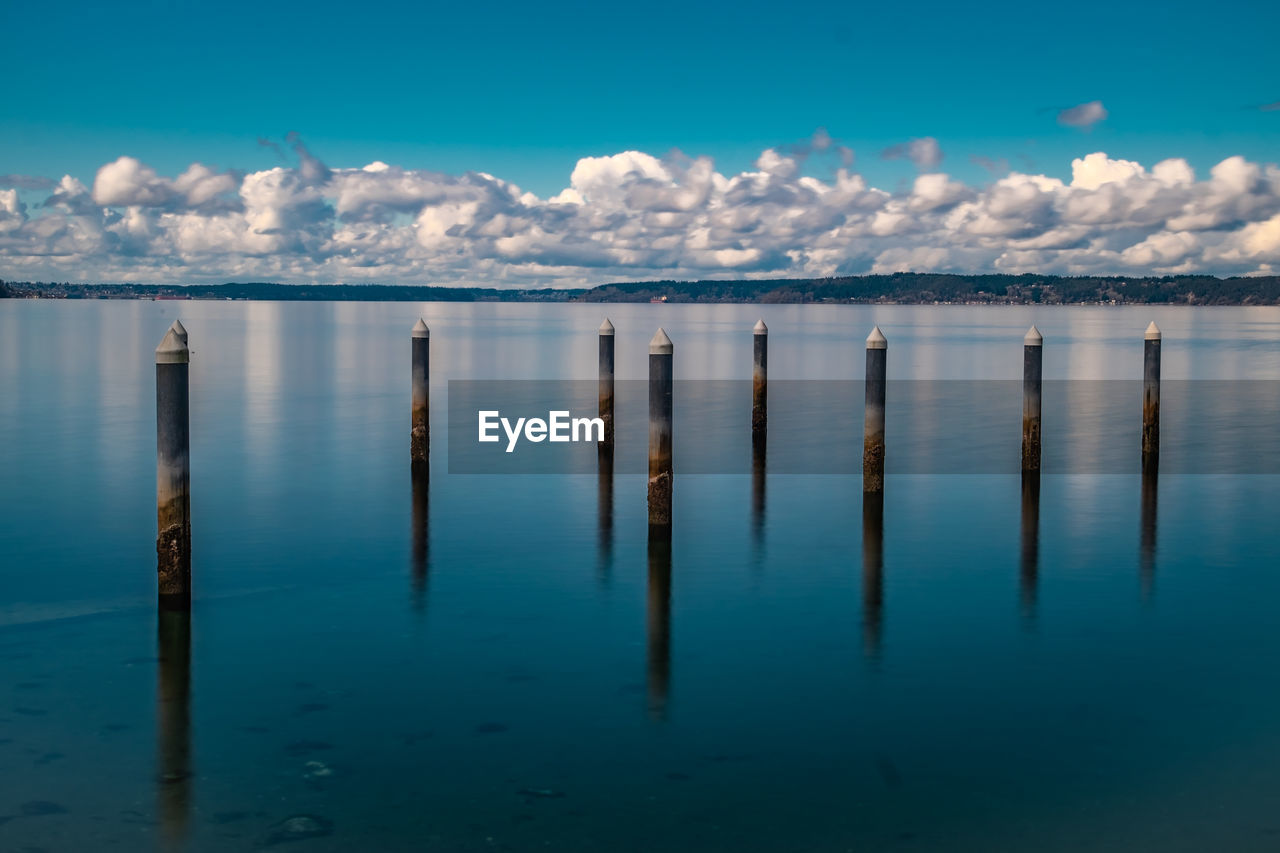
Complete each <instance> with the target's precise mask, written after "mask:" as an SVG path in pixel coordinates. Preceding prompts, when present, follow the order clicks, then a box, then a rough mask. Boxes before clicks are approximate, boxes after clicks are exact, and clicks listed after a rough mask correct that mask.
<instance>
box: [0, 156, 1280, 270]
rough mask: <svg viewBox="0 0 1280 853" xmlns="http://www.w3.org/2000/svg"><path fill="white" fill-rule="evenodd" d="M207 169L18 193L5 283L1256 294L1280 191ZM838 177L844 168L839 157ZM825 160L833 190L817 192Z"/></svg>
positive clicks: (1095, 164)
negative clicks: (931, 287)
mask: <svg viewBox="0 0 1280 853" xmlns="http://www.w3.org/2000/svg"><path fill="white" fill-rule="evenodd" d="M290 143H291V145H292V146H293V151H294V154H295V160H294V164H293V165H279V166H276V167H274V168H271V169H264V170H261V171H256V172H250V173H247V174H245V173H239V172H234V171H218V170H216V169H213V168H211V167H209V166H206V165H203V164H199V163H194V164H192V165H191V166H190V167H188V168H187V169H185V170H183V171H182V172H181V173H180V174H178V175H176V176H172V177H169V176H164V175H161V174H159V173H157V172H156V170H155V169H153V168H151V167H150V166H148V165H147V164H145V163H142V162H140V161H139V160H137V159H135V158H132V157H128V156H124V157H120V158H118V159H116V160H114V161H112V162H110V163H107V164H105V165H103V166H102V168H101V169H99V170H98V173H97V175H96V176H95V178H94V180H93V182H92V186H91V187H86V186H85V185H84V184H83V183H81V182H80V181H79V180H77V179H75V178H74V177H71V176H65V177H63V178H62V179H61V180H60V181H58V182H56V183H55V182H53V181H50V180H46V179H40V178H28V177H24V176H20V175H19V176H12V175H10V176H6V182H7V183H8V184H10V185H11V186H12V187H13V188H8V189H0V278H6V279H44V280H49V279H56V280H75V281H119V280H130V281H165V282H172V281H183V280H187V281H209V280H214V281H217V280H246V279H255V280H275V281H291V282H296V281H318V282H339V281H351V282H359V281H382V282H391V283H396V282H401V283H436V284H476V285H492V286H500V287H514V286H528V285H537V286H546V285H564V286H569V285H590V284H598V283H602V282H606V281H616V280H628V279H631V280H634V279H646V278H655V277H662V278H705V277H762V276H812V277H822V276H832V275H842V274H854V273H865V272H872V271H877V272H879V271H897V270H907V269H910V270H916V271H924V272H992V271H1000V272H1017V273H1021V272H1034V273H1059V274H1073V275H1079V274H1104V273H1118V274H1173V273H1185V272H1209V273H1215V274H1245V275H1248V274H1258V273H1263V272H1268V271H1271V270H1274V269H1275V268H1276V265H1277V264H1278V263H1280V169H1278V168H1277V167H1276V166H1275V165H1274V164H1264V163H1255V162H1250V161H1248V160H1246V159H1244V158H1242V157H1229V158H1227V159H1225V160H1223V161H1221V162H1220V163H1218V164H1217V165H1215V166H1214V167H1213V168H1212V169H1210V170H1209V172H1208V174H1207V175H1205V176H1203V177H1198V176H1197V175H1196V173H1195V171H1194V170H1193V169H1192V168H1191V166H1190V165H1189V164H1188V163H1187V162H1186V161H1185V160H1181V159H1169V160H1164V161H1161V162H1159V163H1155V164H1152V165H1150V166H1148V165H1144V164H1142V163H1139V162H1137V161H1134V160H1127V159H1120V158H1113V157H1110V156H1108V155H1107V154H1106V153H1105V152H1101V151H1098V152H1093V153H1090V154H1087V155H1085V156H1082V157H1079V158H1077V159H1075V160H1073V161H1072V162H1071V163H1070V173H1071V178H1070V180H1069V181H1063V180H1060V179H1058V178H1056V177H1052V176H1049V175H1042V174H1033V173H1030V172H1017V171H1008V170H1007V169H1006V170H1005V173H1004V174H1003V176H1002V177H1000V178H999V179H998V180H995V181H993V182H991V183H989V184H987V185H984V186H975V185H970V184H966V183H964V182H962V181H960V180H957V179H955V178H953V177H952V176H950V175H948V174H946V173H945V172H943V171H941V170H940V168H939V166H940V161H941V150H940V148H939V147H938V144H937V141H936V140H934V139H932V138H924V139H916V140H912V141H910V142H907V143H904V144H903V145H901V146H895V148H894V149H890V151H889V152H886V156H896V157H903V158H907V159H910V160H911V161H912V162H913V163H915V164H916V166H917V167H919V170H920V173H919V174H918V175H917V176H916V177H915V178H914V180H913V181H912V182H911V183H910V184H909V185H907V186H904V187H900V188H898V189H894V190H889V189H882V188H877V187H874V186H871V185H869V184H868V182H867V180H866V179H865V178H864V177H863V176H862V175H859V174H857V173H856V172H853V171H852V170H851V168H850V167H849V166H848V165H847V164H848V163H850V162H852V157H851V156H850V157H845V156H844V155H843V154H840V151H839V148H840V146H839V144H838V143H837V142H836V141H834V140H831V139H830V138H829V137H826V136H825V135H823V134H817V135H815V137H814V139H812V140H810V141H808V142H806V143H803V144H801V145H799V146H793V147H778V148H770V149H767V150H765V151H763V152H762V153H761V154H760V155H759V157H758V158H756V160H755V162H754V164H753V165H752V166H751V167H750V168H749V169H747V170H744V171H741V172H737V173H726V172H722V171H721V170H719V169H718V168H717V167H716V164H715V162H714V161H713V160H712V159H711V158H709V157H689V156H686V155H684V154H681V153H680V152H672V153H671V154H669V155H667V156H664V157H656V156H653V155H651V154H647V153H645V152H641V151H623V152H620V153H618V154H613V155H610V156H605V157H585V158H582V159H581V160H579V161H578V163H577V164H576V165H575V166H574V168H573V169H572V170H571V173H570V175H569V176H568V181H567V185H566V186H564V188H563V189H562V190H560V191H559V192H556V193H553V194H550V195H549V196H548V197H545V198H544V197H540V196H538V195H536V194H533V193H529V192H525V191H523V190H521V189H520V188H519V187H518V186H516V185H515V184H513V183H511V182H509V181H505V180H503V179H502V178H500V177H497V176H494V175H487V174H483V173H478V172H468V173H465V174H462V175H451V174H446V173H443V172H433V171H429V170H423V169H405V168H402V167H400V166H396V165H394V164H389V163H384V162H381V161H375V162H373V163H369V164H367V165H365V166H362V167H359V168H331V167H330V166H328V165H326V164H324V163H323V162H321V161H320V159H319V158H317V157H316V156H315V155H313V154H312V153H311V152H310V151H308V150H307V149H306V148H305V147H304V146H303V145H302V143H301V141H300V140H298V139H296V138H293V139H291V140H290ZM836 155H839V156H836ZM819 156H823V157H826V158H827V159H825V160H824V161H823V163H825V164H826V165H828V166H830V167H832V168H834V170H835V171H834V173H833V174H829V175H828V176H827V177H817V176H816V175H815V174H813V173H812V172H814V171H821V169H816V168H815V167H814V163H815V160H814V159H813V158H815V157H819Z"/></svg>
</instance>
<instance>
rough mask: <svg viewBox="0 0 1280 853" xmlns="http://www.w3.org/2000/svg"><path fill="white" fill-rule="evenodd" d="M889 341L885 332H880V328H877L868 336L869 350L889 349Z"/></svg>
mask: <svg viewBox="0 0 1280 853" xmlns="http://www.w3.org/2000/svg"><path fill="white" fill-rule="evenodd" d="M888 348H889V341H888V340H887V339H886V338H885V336H884V332H882V331H880V327H879V326H876V327H875V328H874V329H872V330H871V334H869V335H867V349H888Z"/></svg>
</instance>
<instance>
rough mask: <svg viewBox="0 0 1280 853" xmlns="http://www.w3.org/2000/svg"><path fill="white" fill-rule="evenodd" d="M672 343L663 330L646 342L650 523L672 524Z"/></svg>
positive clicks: (662, 526)
mask: <svg viewBox="0 0 1280 853" xmlns="http://www.w3.org/2000/svg"><path fill="white" fill-rule="evenodd" d="M674 353H675V346H674V345H673V344H672V343H671V338H669V337H667V333H666V332H664V331H663V330H662V329H658V331H657V334H655V335H654V336H653V340H651V341H649V526H650V528H654V527H657V528H669V527H670V526H671V493H672V487H673V485H674V483H673V480H674V472H673V471H672V466H671V441H672V436H671V392H672V361H673V356H674Z"/></svg>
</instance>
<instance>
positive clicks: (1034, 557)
mask: <svg viewBox="0 0 1280 853" xmlns="http://www.w3.org/2000/svg"><path fill="white" fill-rule="evenodd" d="M1039 579H1040V472H1038V471H1032V472H1028V473H1026V474H1023V475H1022V556H1021V560H1020V562H1019V581H1018V591H1019V597H1020V599H1021V602H1022V613H1023V615H1024V616H1026V617H1028V618H1032V617H1034V616H1035V613H1036V592H1037V588H1038V586H1039Z"/></svg>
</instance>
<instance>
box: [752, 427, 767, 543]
mask: <svg viewBox="0 0 1280 853" xmlns="http://www.w3.org/2000/svg"><path fill="white" fill-rule="evenodd" d="M765 445H766V442H765V439H764V431H763V430H761V431H759V432H758V433H755V434H753V435H752V441H751V533H752V535H753V536H754V537H755V544H756V547H757V548H759V547H760V544H761V542H762V541H763V540H764V476H765V468H766V465H765Z"/></svg>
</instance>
